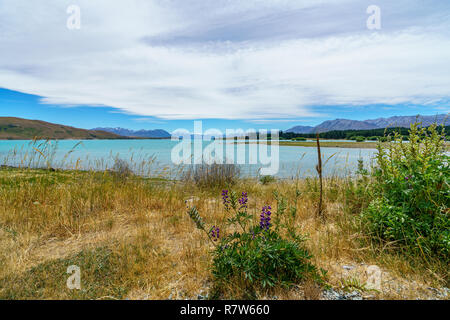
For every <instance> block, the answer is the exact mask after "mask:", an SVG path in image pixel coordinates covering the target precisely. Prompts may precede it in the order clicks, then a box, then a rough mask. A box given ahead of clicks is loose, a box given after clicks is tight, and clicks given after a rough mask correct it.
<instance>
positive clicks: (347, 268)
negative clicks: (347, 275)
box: [342, 266, 355, 270]
mask: <svg viewBox="0 0 450 320" xmlns="http://www.w3.org/2000/svg"><path fill="white" fill-rule="evenodd" d="M342 268H344V269H345V270H352V269H355V267H354V266H342Z"/></svg>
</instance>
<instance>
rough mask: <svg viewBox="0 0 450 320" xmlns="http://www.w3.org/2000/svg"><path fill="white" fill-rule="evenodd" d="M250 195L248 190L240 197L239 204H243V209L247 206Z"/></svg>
mask: <svg viewBox="0 0 450 320" xmlns="http://www.w3.org/2000/svg"><path fill="white" fill-rule="evenodd" d="M247 202H248V196H247V192H242V198H240V199H239V204H240V205H241V209H243V208H247Z"/></svg>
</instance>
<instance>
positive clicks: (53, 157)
mask: <svg viewBox="0 0 450 320" xmlns="http://www.w3.org/2000/svg"><path fill="white" fill-rule="evenodd" d="M178 143H179V142H176V141H170V140H61V141H51V142H47V143H45V142H36V143H34V144H33V143H32V142H31V141H24V140H20V141H18V140H15V141H5V140H3V141H0V162H1V164H4V165H12V166H33V167H45V166H47V165H50V166H52V167H53V168H64V169H94V170H105V169H108V168H111V167H112V165H113V164H114V162H115V159H117V158H120V159H122V160H125V161H127V162H128V163H130V164H131V167H132V168H133V170H134V171H135V172H137V173H139V174H143V175H150V176H160V175H164V176H170V177H172V178H176V176H177V175H179V174H180V172H182V171H183V170H186V167H187V166H186V165H182V166H180V165H174V164H173V163H172V161H171V153H172V148H173V147H174V146H176V145H177V144H178ZM210 143H211V142H207V141H204V142H203V146H204V147H205V146H207V145H209V144H210ZM234 150H235V157H236V158H237V144H234ZM245 150H246V159H247V161H246V164H245V165H241V172H242V175H243V176H256V175H258V173H259V169H260V168H261V167H267V166H263V165H261V164H259V165H250V164H248V151H249V147H248V145H246V146H245ZM258 150H259V149H258ZM374 153H375V150H372V149H353V148H348V149H346V148H322V157H323V161H324V162H326V165H325V168H324V173H325V175H347V174H351V173H352V172H354V171H355V169H356V167H357V163H358V159H360V158H362V159H363V160H364V163H365V164H366V165H367V164H369V162H370V161H371V158H372V157H373V154H374ZM224 154H225V152H224ZM270 154H271V150H270V147H269V148H268V155H269V156H270ZM279 154H280V157H279V158H280V159H279V171H278V174H277V176H278V177H280V178H291V177H296V176H298V177H306V176H312V175H315V174H316V172H315V166H316V164H317V150H316V149H315V148H311V147H297V146H280V147H279ZM327 160H328V161H327Z"/></svg>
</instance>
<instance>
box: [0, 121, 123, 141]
mask: <svg viewBox="0 0 450 320" xmlns="http://www.w3.org/2000/svg"><path fill="white" fill-rule="evenodd" d="M35 137H37V138H40V139H83V140H85V139H124V137H122V136H119V135H116V134H114V133H109V132H104V131H93V130H84V129H78V128H74V127H69V126H63V125H59V124H54V123H49V122H44V121H39V120H27V119H21V118H12V117H0V140H29V139H34V138H35Z"/></svg>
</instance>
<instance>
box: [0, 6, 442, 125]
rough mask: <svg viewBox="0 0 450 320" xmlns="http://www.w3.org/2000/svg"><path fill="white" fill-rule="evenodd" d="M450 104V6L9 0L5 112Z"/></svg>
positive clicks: (142, 114) (54, 117) (364, 110)
mask: <svg viewBox="0 0 450 320" xmlns="http://www.w3.org/2000/svg"><path fill="white" fill-rule="evenodd" d="M371 5H376V6H378V7H379V9H380V21H381V22H380V29H369V28H368V27H367V20H368V19H369V17H371V15H372V14H373V12H369V13H368V12H367V9H368V7H369V6H371ZM73 6H75V7H73ZM78 9H79V13H80V15H79V19H78V15H77V12H78V11H77V10H78ZM78 22H79V24H78ZM449 105H450V2H449V1H442V0H428V1H423V0H396V1H392V0H370V1H366V0H304V1H301V0H246V1H241V0H214V1H208V0H202V1H200V0H127V1H120V2H119V1H114V2H113V1H108V0H95V1H92V0H40V1H27V0H0V116H15V117H22V118H28V119H39V120H44V121H49V122H55V123H61V124H66V125H72V126H76V127H80V128H87V129H89V128H94V127H119V126H120V127H125V128H130V129H142V128H144V129H154V128H162V129H166V130H168V131H173V130H175V129H177V128H187V129H188V130H189V129H190V128H192V127H193V120H200V119H202V120H203V121H204V127H209V128H218V129H220V130H224V129H226V128H243V129H248V128H255V129H262V128H267V129H271V128H272V129H273V128H276V129H282V130H283V129H287V128H290V127H293V126H295V125H317V124H319V123H321V122H322V121H324V120H330V119H336V118H347V119H354V120H364V119H373V118H378V117H389V116H394V115H416V114H419V113H420V114H426V115H434V114H437V113H447V112H449V110H450V108H449Z"/></svg>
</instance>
